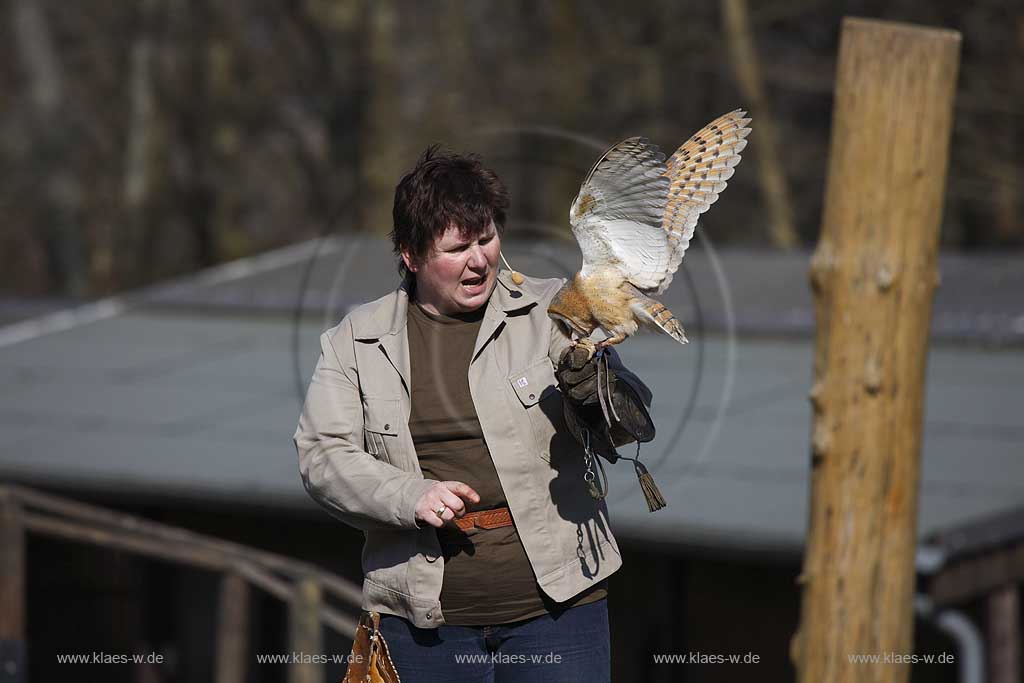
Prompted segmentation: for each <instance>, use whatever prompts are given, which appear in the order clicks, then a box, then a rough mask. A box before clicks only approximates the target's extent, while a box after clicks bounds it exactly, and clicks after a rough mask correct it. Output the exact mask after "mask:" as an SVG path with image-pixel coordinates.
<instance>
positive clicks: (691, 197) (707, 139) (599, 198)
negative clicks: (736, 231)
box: [569, 110, 750, 294]
mask: <svg viewBox="0 0 1024 683" xmlns="http://www.w3.org/2000/svg"><path fill="white" fill-rule="evenodd" d="M744 113H745V112H742V111H740V110H736V111H733V112H730V113H729V114H726V115H725V116H722V117H719V118H718V119H716V120H714V121H712V122H711V123H709V124H708V125H707V126H705V127H704V128H702V129H701V130H700V131H699V132H698V133H697V134H696V135H694V136H693V137H692V138H690V139H689V140H687V141H686V142H685V143H684V144H683V145H682V146H681V147H680V148H679V149H678V150H676V152H675V154H673V155H672V157H671V159H669V161H668V163H667V164H666V163H665V157H664V155H663V154H662V153H661V152H660V151H659V149H658V147H657V146H656V145H652V144H651V143H650V142H649V141H648V140H646V139H645V138H639V137H636V138H629V139H627V140H623V141H622V142H620V143H618V144H617V145H615V146H614V147H612V148H611V149H609V150H608V151H607V152H605V153H604V154H603V155H602V156H601V158H600V159H599V160H598V162H597V163H596V164H594V167H593V168H592V169H591V170H590V173H589V174H587V177H586V179H585V180H584V181H583V185H582V186H581V187H580V191H579V194H577V195H576V199H575V200H574V201H573V204H572V208H571V209H570V210H569V222H570V224H571V225H572V231H573V234H574V235H575V236H576V241H577V242H579V245H580V250H581V251H582V252H583V268H582V269H581V273H582V274H583V275H584V276H587V275H588V274H591V273H593V272H595V271H597V270H600V269H603V268H609V267H611V268H615V269H616V270H618V271H619V273H620V274H621V275H622V277H623V279H625V280H628V281H629V282H630V283H631V284H633V285H634V286H635V287H637V288H638V289H640V290H641V291H644V292H645V293H656V294H660V293H662V292H663V291H665V289H666V288H667V287H668V285H669V283H670V282H671V281H672V275H673V274H674V273H675V272H676V270H677V269H678V268H679V263H680V262H681V260H682V257H683V253H684V252H685V251H686V248H687V246H689V243H690V238H691V237H692V236H693V229H694V227H695V226H696V224H697V218H698V216H699V215H700V214H701V213H703V212H704V211H706V210H707V209H708V207H709V206H710V205H711V204H712V203H714V201H715V200H717V199H718V195H719V193H721V191H722V190H723V189H725V181H726V180H727V179H728V178H730V177H731V176H732V174H733V168H734V167H735V166H736V164H738V163H739V152H740V151H741V150H742V149H743V147H745V146H746V140H744V138H745V137H746V136H747V135H748V134H749V133H750V129H749V128H746V127H745V126H746V124H747V123H749V122H750V119H743V118H742V117H743V114H744Z"/></svg>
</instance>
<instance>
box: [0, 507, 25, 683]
mask: <svg viewBox="0 0 1024 683" xmlns="http://www.w3.org/2000/svg"><path fill="white" fill-rule="evenodd" d="M27 668H28V656H27V654H26V647H25V526H24V525H23V524H22V519H21V507H20V506H19V505H18V501H17V500H15V498H14V496H13V495H12V494H11V493H10V492H8V491H5V490H4V489H3V488H2V487H0V680H4V681H10V682H11V683H21V682H22V681H27V680H28V671H27Z"/></svg>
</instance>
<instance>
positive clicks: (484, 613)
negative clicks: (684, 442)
mask: <svg viewBox="0 0 1024 683" xmlns="http://www.w3.org/2000/svg"><path fill="white" fill-rule="evenodd" d="M508 206H509V200H508V193H507V191H506V189H505V187H504V185H503V184H502V183H501V181H500V180H499V179H498V177H497V176H496V175H495V174H494V173H493V172H492V171H490V170H488V169H486V168H484V167H483V165H482V164H481V163H480V162H479V160H478V159H476V158H475V157H462V156H457V155H452V154H441V153H438V152H437V150H436V148H431V149H429V150H427V152H426V153H425V154H424V155H423V156H422V157H421V159H420V160H419V162H418V163H417V165H416V167H415V168H414V169H413V170H412V171H411V172H410V173H408V174H407V175H406V176H405V177H403V178H402V180H401V182H400V183H399V185H398V187H397V188H396V191H395V206H394V231H393V233H392V241H393V243H394V248H395V252H396V254H397V255H399V256H400V259H401V260H400V263H399V270H400V272H401V273H402V274H403V275H404V278H403V282H402V285H401V286H400V287H399V288H398V289H397V290H396V291H394V292H391V293H389V294H387V295H386V296H384V297H382V298H380V299H378V300H376V301H373V302H371V303H368V304H365V305H363V306H361V307H359V308H357V309H356V310H354V311H353V312H352V313H350V314H349V315H348V316H346V317H345V318H344V320H342V321H341V323H340V324H339V325H338V326H337V327H335V328H333V329H331V330H328V331H327V332H326V333H324V334H323V335H322V336H321V339H320V343H321V349H322V355H321V357H320V360H319V362H318V364H317V367H316V370H315V371H314V373H313V379H312V382H311V384H310V387H309V393H308V395H307V398H306V404H305V407H304V409H303V413H302V416H301V418H300V421H299V426H298V430H297V431H296V434H295V444H296V448H297V450H298V454H299V471H300V474H301V476H302V481H303V484H304V485H305V487H306V489H307V491H309V493H310V495H311V496H312V497H313V498H314V499H315V500H316V501H317V502H318V503H320V504H321V505H323V506H324V507H325V508H327V509H328V510H329V511H330V512H331V513H332V514H333V515H335V516H336V517H338V518H339V519H341V520H342V521H344V522H345V523H347V524H350V525H352V526H354V527H356V528H358V529H362V530H363V531H364V532H365V535H366V543H365V546H364V549H363V571H364V582H363V607H364V608H365V609H368V610H375V611H378V612H380V613H381V614H382V615H383V616H382V619H381V629H382V631H383V633H384V637H385V640H387V642H388V644H389V647H390V650H391V654H392V658H393V659H394V662H395V666H396V668H397V670H398V672H399V675H400V676H401V677H402V680H403V681H414V682H415V681H442V680H460V681H467V680H471V681H476V680H480V681H494V680H497V681H518V680H523V681H526V680H530V681H536V680H566V681H570V680H571V681H575V680H588V681H602V680H608V679H609V677H610V673H609V670H610V648H609V635H608V612H607V602H606V595H607V588H606V579H607V577H608V576H609V575H610V574H611V573H613V572H614V571H615V570H616V569H618V568H619V566H620V564H621V558H620V554H619V549H618V546H617V545H616V542H615V538H614V537H613V536H612V533H611V530H610V528H609V524H608V516H607V509H606V506H605V504H604V501H603V500H599V499H598V497H595V496H593V495H591V494H590V493H589V492H588V491H589V489H588V486H587V482H586V480H585V479H584V475H585V474H586V473H587V465H586V464H585V457H584V453H583V450H582V448H581V447H580V444H579V443H578V442H577V440H576V439H574V438H573V436H572V435H571V434H570V433H569V432H568V430H567V429H566V426H565V422H564V420H563V416H562V411H563V405H562V401H563V393H562V392H561V391H560V390H559V386H558V382H557V380H556V375H555V368H558V367H559V364H560V362H561V367H562V369H563V370H564V369H565V368H566V363H567V362H568V358H569V355H570V354H569V352H570V350H571V346H572V343H571V340H570V338H569V336H568V335H567V332H566V331H565V330H564V329H563V328H562V327H561V326H560V325H557V324H554V323H553V322H552V320H551V319H550V318H549V317H548V315H547V306H548V303H549V301H550V300H551V298H552V297H553V296H554V294H555V292H556V291H557V290H558V289H559V287H561V285H562V283H563V281H561V280H558V279H546V280H545V279H536V278H529V277H527V278H522V277H521V276H518V275H517V276H516V280H523V281H522V284H516V282H514V281H513V279H512V276H511V274H510V272H509V271H501V272H499V268H498V263H499V258H500V250H501V231H502V229H503V227H504V222H505V212H506V210H507V208H508ZM611 367H612V370H613V373H614V377H615V379H622V380H624V381H623V382H613V386H614V387H617V388H616V389H614V390H615V391H620V390H623V389H630V390H631V391H630V392H629V394H630V396H631V397H633V398H634V399H635V400H636V401H639V398H637V394H636V393H635V392H640V394H641V395H643V397H644V400H645V402H647V403H649V399H650V393H649V392H648V391H647V389H646V387H644V386H643V385H642V383H640V382H639V380H637V379H636V378H635V377H634V376H632V375H630V374H629V373H628V371H625V370H624V369H623V368H622V367H621V364H619V363H618V360H617V357H615V356H614V354H613V357H612V360H611ZM576 379H577V380H578V379H579V378H578V377H577V378H576ZM564 386H565V384H564V383H563V388H564ZM591 412H592V413H593V411H591Z"/></svg>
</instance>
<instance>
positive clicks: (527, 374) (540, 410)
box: [508, 356, 562, 462]
mask: <svg viewBox="0 0 1024 683" xmlns="http://www.w3.org/2000/svg"><path fill="white" fill-rule="evenodd" d="M508 381H509V384H511V385H512V390H513V391H514V392H515V394H516V397H517V398H518V399H519V402H520V403H521V404H522V407H523V410H524V411H525V412H526V420H527V422H528V423H529V425H530V431H531V432H532V435H533V445H534V446H535V448H536V451H537V454H538V455H540V457H541V458H542V459H544V460H545V461H546V462H550V461H551V439H552V437H554V435H555V424H556V423H557V422H558V420H559V419H560V417H561V411H562V395H561V393H559V391H558V387H557V386H556V383H555V373H554V370H553V369H552V367H551V361H550V360H549V359H548V357H547V356H544V357H543V358H541V359H540V360H537V361H534V362H533V363H531V364H530V365H528V366H526V367H525V368H523V369H522V370H519V371H517V372H513V373H512V374H511V375H509V376H508Z"/></svg>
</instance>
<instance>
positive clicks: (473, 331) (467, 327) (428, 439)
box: [408, 302, 607, 626]
mask: <svg viewBox="0 0 1024 683" xmlns="http://www.w3.org/2000/svg"><path fill="white" fill-rule="evenodd" d="M483 316H484V310H483V309H480V310H479V311H475V312H473V313H469V314H464V315H458V316H446V315H435V314H432V313H428V312H426V311H424V310H423V309H422V308H420V307H419V306H418V305H416V304H415V303H412V302H411V303H410V304H409V315H408V335H409V362H410V364H411V374H412V376H411V381H410V383H411V385H412V412H411V414H410V416H409V429H410V431H411V432H412V439H413V443H414V444H415V445H416V454H417V456H418V457H419V461H420V468H421V469H422V470H423V476H424V477H426V478H427V479H435V480H437V481H447V480H455V481H462V482H465V483H467V484H469V485H470V486H471V487H473V489H474V490H476V492H477V493H479V494H480V502H479V503H477V504H472V503H467V510H468V511H469V512H473V511H476V510H490V509H492V508H499V507H506V506H507V505H508V503H507V501H506V500H505V492H504V491H503V490H502V488H501V482H500V481H499V479H498V473H497V471H496V470H495V469H494V462H493V461H492V460H491V454H490V451H488V449H487V444H486V442H485V441H484V437H483V432H482V431H481V429H480V421H479V420H478V419H477V415H476V408H475V407H474V405H473V398H472V395H471V394H470V391H469V361H470V359H471V358H472V354H473V347H474V345H475V343H476V337H477V333H478V332H479V330H480V322H481V320H483ZM438 539H439V540H440V541H441V548H442V551H443V553H444V583H443V585H442V588H441V611H442V613H443V614H444V619H445V623H448V624H452V625H459V626H481V625H492V624H504V623H509V622H513V621H520V620H522V619H529V618H531V617H536V616H540V615H542V614H546V613H548V612H556V611H558V610H561V609H565V608H566V607H570V606H573V605H581V604H586V603H588V602H594V601H596V600H599V599H601V598H603V597H605V596H606V595H607V590H606V583H605V582H604V581H602V582H601V583H599V584H598V585H596V586H594V587H593V588H591V589H589V590H587V591H585V592H583V593H581V594H579V595H577V596H576V597H575V598H573V599H571V600H569V601H568V602H565V603H557V602H554V601H553V600H551V599H550V598H549V597H548V596H547V595H545V594H544V593H543V591H541V589H540V586H538V585H537V580H536V578H535V577H534V575H533V569H532V567H531V566H530V561H529V559H528V558H527V556H526V551H525V550H524V549H523V544H522V541H520V540H519V533H518V531H517V530H516V528H515V526H510V527H504V528H501V529H486V530H485V529H470V530H469V531H465V532H463V531H461V530H460V529H459V528H458V527H456V526H455V525H454V524H451V523H449V524H447V525H445V526H444V527H442V528H441V529H439V530H438Z"/></svg>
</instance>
